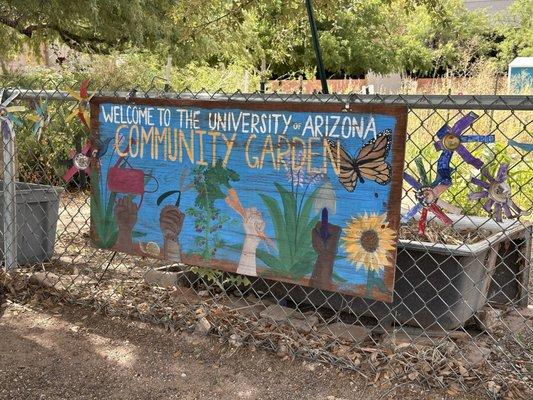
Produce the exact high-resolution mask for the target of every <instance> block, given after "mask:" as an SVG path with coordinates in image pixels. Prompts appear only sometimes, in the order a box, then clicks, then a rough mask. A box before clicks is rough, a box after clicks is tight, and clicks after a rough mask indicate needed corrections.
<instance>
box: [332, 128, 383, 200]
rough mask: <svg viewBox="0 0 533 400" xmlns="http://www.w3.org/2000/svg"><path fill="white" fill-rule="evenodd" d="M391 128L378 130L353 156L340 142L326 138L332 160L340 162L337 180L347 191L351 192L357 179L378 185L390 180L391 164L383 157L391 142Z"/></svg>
mask: <svg viewBox="0 0 533 400" xmlns="http://www.w3.org/2000/svg"><path fill="white" fill-rule="evenodd" d="M391 133H392V132H391V130H390V129H386V130H384V131H383V132H380V133H379V134H378V135H377V136H376V138H375V139H372V140H371V141H369V142H368V143H366V144H364V145H363V147H361V150H359V153H358V154H357V157H355V158H353V157H352V156H351V155H350V154H349V153H348V152H347V151H346V149H344V147H342V145H341V144H340V143H337V142H335V141H333V140H328V145H329V147H330V149H331V154H332V155H333V159H334V160H339V162H340V174H339V182H340V183H341V184H342V186H344V188H345V189H346V190H347V191H348V192H353V191H354V190H355V186H356V185H357V180H359V181H360V182H361V183H364V182H365V179H369V180H371V181H374V182H376V183H379V184H380V185H386V184H387V183H389V182H390V180H391V166H390V165H389V163H388V162H387V161H385V159H386V158H387V155H388V154H389V151H390V148H391V142H392V136H391Z"/></svg>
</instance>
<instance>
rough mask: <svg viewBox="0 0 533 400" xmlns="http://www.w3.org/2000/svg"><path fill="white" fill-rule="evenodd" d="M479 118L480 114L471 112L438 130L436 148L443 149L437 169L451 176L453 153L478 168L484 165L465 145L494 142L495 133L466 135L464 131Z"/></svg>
mask: <svg viewBox="0 0 533 400" xmlns="http://www.w3.org/2000/svg"><path fill="white" fill-rule="evenodd" d="M478 118H479V116H478V115H477V114H476V113H474V112H469V113H468V114H467V115H465V116H464V117H462V118H460V119H459V120H458V121H457V122H456V123H455V124H454V125H453V126H452V127H451V128H450V126H449V125H448V124H444V125H443V126H442V128H440V129H439V130H438V132H437V138H438V141H436V142H435V148H436V149H437V150H440V151H442V153H441V155H440V157H439V160H438V161H437V170H438V171H442V172H443V174H444V175H445V176H451V169H450V161H451V159H452V155H453V153H457V154H459V155H460V156H461V158H462V159H463V160H464V161H465V162H467V163H468V164H470V165H472V166H474V167H475V168H477V169H481V167H483V161H481V160H480V159H479V158H476V157H474V156H473V155H472V153H470V151H468V149H467V148H466V147H465V146H464V143H494V141H495V136H494V135H465V134H464V133H463V132H464V131H465V130H466V129H467V128H468V127H470V126H471V125H472V124H473V123H474V121H476V120H477V119H478ZM450 184H451V182H450Z"/></svg>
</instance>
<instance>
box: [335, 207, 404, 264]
mask: <svg viewBox="0 0 533 400" xmlns="http://www.w3.org/2000/svg"><path fill="white" fill-rule="evenodd" d="M395 239H396V232H395V231H394V230H393V229H391V228H389V227H388V225H387V222H386V215H378V214H370V215H367V214H365V215H362V216H360V217H357V218H352V220H351V221H350V222H348V224H347V226H346V229H345V233H344V236H343V237H342V240H343V242H344V248H345V249H346V253H348V259H349V260H350V261H351V262H352V263H353V264H354V265H356V266H362V267H364V268H365V269H367V270H374V271H378V270H379V269H380V268H382V267H388V266H390V261H389V259H388V257H387V256H388V253H389V251H391V250H394V248H395Z"/></svg>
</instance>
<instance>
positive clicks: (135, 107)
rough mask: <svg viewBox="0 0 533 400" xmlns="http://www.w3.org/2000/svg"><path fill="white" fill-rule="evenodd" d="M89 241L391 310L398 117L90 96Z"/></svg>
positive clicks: (400, 140) (385, 111) (386, 111)
mask: <svg viewBox="0 0 533 400" xmlns="http://www.w3.org/2000/svg"><path fill="white" fill-rule="evenodd" d="M91 126H92V130H93V139H92V140H93V145H94V149H93V153H92V154H93V159H92V164H91V173H90V174H91V188H92V201H91V235H92V239H93V241H94V243H95V244H96V246H98V247H101V248H109V249H114V250H116V251H120V252H124V253H128V254H136V255H139V256H145V257H154V258H159V259H165V260H170V261H175V262H181V263H184V264H188V265H197V266H206V267H212V268H217V269H221V270H225V271H230V272H237V273H239V274H245V275H249V276H263V277H266V278H270V279H274V280H280V281H284V282H292V283H298V284H301V285H305V286H312V287H316V288H320V289H326V290H331V291H338V292H342V293H346V294H351V295H359V296H364V297H369V298H374V299H378V300H382V301H391V299H392V291H393V283H394V268H395V258H396V240H397V230H398V225H399V219H400V197H401V188H402V173H403V161H404V143H405V130H406V108H405V107H399V106H398V107H397V106H383V105H379V106H378V105H351V106H350V107H349V108H347V107H346V106H345V105H341V104H338V103H337V104H312V103H307V104H306V103H301V102H298V103H296V102H287V103H274V102H236V101H229V100H228V101H200V100H168V99H160V100H159V99H157V100H156V99H134V100H131V101H129V102H128V101H126V100H125V99H122V98H105V97H99V98H93V99H92V101H91Z"/></svg>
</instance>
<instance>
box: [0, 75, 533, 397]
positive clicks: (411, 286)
mask: <svg viewBox="0 0 533 400" xmlns="http://www.w3.org/2000/svg"><path fill="white" fill-rule="evenodd" d="M54 86H55V89H51V90H50V89H48V88H47V89H44V88H35V84H33V85H32V84H29V85H28V86H26V87H21V88H17V89H18V90H20V95H19V97H18V99H17V101H19V102H20V103H24V104H29V107H31V105H32V104H33V103H32V102H42V101H44V100H47V101H48V112H49V115H50V120H49V122H48V123H47V126H46V128H45V129H44V130H43V132H42V134H41V137H40V138H37V137H35V135H34V134H33V133H32V129H33V122H30V121H27V120H26V121H24V123H23V125H22V126H17V127H15V132H16V148H17V154H16V156H15V157H16V158H15V160H14V161H16V163H17V167H18V178H19V179H18V180H19V181H20V182H26V183H32V184H38V185H40V186H35V187H24V186H23V185H22V186H19V187H18V188H17V190H18V193H19V194H18V195H17V196H19V197H24V196H26V197H24V199H19V197H17V199H16V201H17V203H18V202H20V203H21V205H20V206H19V212H18V213H17V232H18V263H19V267H18V269H17V271H16V272H14V274H15V275H18V276H20V277H25V278H29V281H30V282H32V284H31V285H30V286H28V293H30V294H29V295H30V296H33V295H36V293H40V295H41V296H42V295H43V293H46V296H49V297H50V298H52V299H54V298H57V296H60V297H61V298H65V299H68V300H70V301H72V302H75V303H79V304H82V305H84V306H88V307H95V308H98V309H101V310H104V311H105V312H107V313H110V314H113V315H127V316H132V317H135V318H139V319H141V320H145V321H151V322H154V323H159V324H162V325H164V326H166V327H167V328H168V329H170V330H172V331H175V330H197V331H200V332H211V333H214V334H217V335H219V336H221V337H223V338H225V339H226V340H228V342H229V343H230V344H231V345H233V346H243V345H253V346H260V347H265V348H270V349H273V350H274V351H276V352H277V353H278V354H279V355H280V356H285V355H298V356H302V357H306V358H311V359H314V360H319V361H323V362H328V363H332V364H334V365H338V366H340V367H343V368H349V369H352V370H356V371H359V372H360V373H361V374H363V376H365V377H367V378H369V379H376V380H389V381H391V382H395V383H400V382H406V381H408V382H418V383H419V384H421V385H425V386H430V387H439V388H446V389H447V390H450V391H451V392H450V393H452V394H453V391H454V390H465V389H472V388H478V387H480V388H483V391H484V393H486V394H487V396H492V397H495V396H504V395H507V394H510V395H514V396H515V397H516V396H525V397H524V398H527V396H529V393H531V391H532V390H533V387H532V383H531V366H532V365H533V364H532V363H533V356H532V353H531V343H532V341H531V339H533V319H532V318H533V313H532V308H531V305H530V304H531V303H532V302H533V298H532V290H531V285H530V280H531V278H530V275H529V271H530V269H531V240H532V228H531V225H530V221H531V219H528V218H530V217H528V216H524V217H521V218H520V219H516V220H515V219H511V220H508V219H504V220H503V221H501V222H498V221H496V220H495V219H493V218H492V215H490V213H487V212H486V211H485V210H483V208H482V204H480V203H479V201H472V200H468V194H469V193H470V192H472V191H475V189H476V186H475V185H474V184H472V183H471V182H470V174H471V173H475V171H474V170H473V169H472V168H471V167H470V166H469V164H468V163H466V162H465V161H463V160H461V159H460V158H459V157H456V156H454V158H453V166H454V168H455V169H456V171H457V172H456V175H455V176H456V178H455V182H454V186H453V187H454V190H451V191H449V192H448V193H447V194H446V196H445V200H446V201H447V202H449V203H453V204H455V206H456V207H459V208H461V209H462V210H461V211H462V212H464V215H458V216H456V217H455V218H454V225H453V226H452V227H447V228H443V227H442V226H439V225H438V224H436V223H435V221H430V222H429V225H428V228H427V229H428V230H427V232H426V236H425V237H424V238H421V237H420V236H419V235H418V234H417V232H416V230H417V228H416V224H413V223H406V224H404V225H403V226H402V228H401V240H400V242H399V252H398V261H397V270H396V282H395V293H394V301H393V303H391V304H386V303H382V302H379V301H375V300H369V299H363V298H358V297H351V296H347V295H342V294H339V293H332V292H327V291H322V290H318V289H313V288H309V287H302V286H298V285H294V284H287V283H283V282H274V281H270V280H268V279H265V278H261V277H259V278H256V279H253V280H251V281H250V282H246V281H243V280H239V278H238V277H237V276H236V275H233V274H228V273H222V272H215V271H210V270H206V269H202V268H189V267H187V266H183V265H167V264H165V263H162V262H156V261H153V260H145V259H141V258H139V257H134V256H129V255H124V254H120V253H116V254H115V253H113V252H111V251H109V250H100V249H97V248H95V247H93V246H92V245H91V243H90V241H89V229H90V228H89V209H90V199H89V194H88V192H86V191H83V190H81V189H80V188H79V181H76V180H75V181H74V182H73V183H70V184H66V183H65V182H63V181H62V180H61V178H60V176H61V170H62V168H64V165H63V164H62V163H61V161H62V160H64V159H66V158H67V155H68V150H69V149H70V148H73V147H74V143H75V140H76V137H78V138H81V143H83V141H84V140H85V138H86V137H87V136H88V133H87V132H85V131H84V130H83V128H82V127H81V126H77V124H76V121H73V122H70V123H67V122H66V121H65V119H66V117H67V115H68V114H70V112H71V110H72V109H73V108H74V107H76V100H75V99H73V98H72V97H71V96H70V95H69V94H68V92H66V91H65V89H66V85H58V84H55V85H54ZM30 87H34V88H30ZM13 90H14V88H11V89H8V90H7V92H6V94H7V95H8V96H9V95H10V93H13ZM98 94H99V95H106V96H118V97H124V98H126V97H127V96H128V95H131V90H128V89H127V88H120V90H110V89H108V88H104V89H102V90H99V91H98ZM135 96H137V97H143V98H145V97H149V98H177V99H201V100H218V101H220V100H224V101H225V100H227V101H229V100H239V101H248V102H255V103H261V102H272V101H275V102H313V103H315V102H316V103H338V104H339V107H340V109H341V108H342V107H344V105H345V104H347V103H356V104H401V105H405V106H407V107H408V109H409V122H408V141H407V154H406V161H405V171H407V172H408V173H410V174H412V175H414V176H418V175H417V174H418V173H419V169H418V168H417V166H416V163H417V162H418V163H420V161H416V159H417V158H418V159H419V160H421V162H422V164H423V165H424V166H425V168H427V170H428V173H430V174H431V173H433V175H434V174H435V173H436V169H435V168H436V163H437V157H438V155H439V153H438V152H436V151H435V149H434V141H435V140H436V139H435V135H436V132H437V130H438V129H439V128H440V127H441V126H442V125H443V124H445V123H447V124H449V125H453V123H455V122H456V121H457V120H458V119H460V118H461V117H463V116H464V115H467V114H468V113H469V112H470V111H472V110H476V112H477V114H478V119H477V120H476V123H475V124H474V125H473V126H472V132H473V133H474V134H480V135H487V134H494V135H495V137H496V140H495V141H496V143H495V144H486V143H475V142H473V143H469V144H468V150H469V151H470V152H471V153H473V154H474V155H476V156H478V157H483V158H484V159H485V160H487V165H488V166H489V172H490V173H491V174H492V175H494V174H496V173H497V165H500V164H501V163H507V164H508V165H509V168H508V176H509V186H510V189H511V190H512V193H513V200H514V201H515V202H516V203H517V204H518V205H519V206H520V207H521V208H522V209H523V210H526V211H530V210H531V205H532V196H533V190H531V188H530V187H531V185H532V183H533V173H532V168H531V161H532V159H531V154H529V153H527V152H525V151H523V150H521V149H519V148H516V147H513V146H511V145H512V144H513V143H516V142H524V143H531V141H532V134H531V131H532V112H531V111H533V98H531V97H529V96H436V95H431V96H427V95H409V96H403V95H387V96H384V95H357V94H352V95H336V94H333V95H318V94H317V95H301V94H300V95H296V94H291V95H286V94H277V93H268V94H263V93H251V94H245V93H239V92H237V93H231V94H226V93H223V92H221V91H219V92H215V93H207V92H206V91H199V92H191V91H184V92H180V93H165V92H163V91H160V90H157V89H156V88H153V87H150V88H147V89H145V90H141V89H139V88H137V91H136V93H135ZM28 101H29V102H30V103H28ZM21 119H24V118H21ZM78 125H79V124H78ZM3 171H4V169H2V172H3ZM30 189H34V190H33V192H32V191H31V190H30ZM415 192H416V191H414V190H413V189H412V188H410V186H409V185H407V184H406V185H404V192H403V197H402V207H403V209H404V211H406V210H407V209H409V208H410V207H411V206H412V205H413V204H416V202H417V199H416V196H415V195H416V193H415ZM28 193H30V194H28ZM5 195H6V194H4V196H5ZM28 196H29V197H28ZM31 196H33V198H30V197H31ZM4 201H6V199H4ZM54 202H55V207H56V209H58V214H57V215H56V214H55V211H54ZM56 223H57V229H56V226H55V225H56ZM50 231H52V234H51V235H52V237H51V238H50ZM54 231H56V234H55V235H54V233H53V232H54ZM3 233H5V232H4V231H3ZM2 248H3V247H2ZM33 256H35V257H37V258H35V259H34V258H32V257H33ZM36 259H38V260H39V261H35V260H36ZM43 260H44V261H43ZM26 296H27V295H26ZM528 305H529V306H528ZM480 393H481V392H480ZM517 398H519V397H517Z"/></svg>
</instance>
